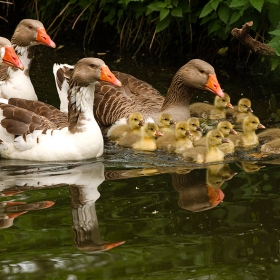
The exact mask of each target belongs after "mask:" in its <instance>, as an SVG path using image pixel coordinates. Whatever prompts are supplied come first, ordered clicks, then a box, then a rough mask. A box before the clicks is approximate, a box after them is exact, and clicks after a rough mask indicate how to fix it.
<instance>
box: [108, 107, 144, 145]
mask: <svg viewBox="0 0 280 280" xmlns="http://www.w3.org/2000/svg"><path fill="white" fill-rule="evenodd" d="M143 125H144V120H143V115H142V114H141V113H139V112H133V113H131V114H130V115H129V116H128V119H126V118H122V119H120V120H119V121H117V122H116V123H115V124H113V125H112V126H111V127H110V129H109V130H108V133H107V136H108V138H109V139H110V140H112V141H117V140H119V139H120V138H121V137H123V136H124V135H126V134H127V133H129V134H132V135H140V128H141V127H142V126H143Z"/></svg>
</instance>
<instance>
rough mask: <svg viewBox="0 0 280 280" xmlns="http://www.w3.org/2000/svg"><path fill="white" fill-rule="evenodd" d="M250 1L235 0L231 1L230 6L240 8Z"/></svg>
mask: <svg viewBox="0 0 280 280" xmlns="http://www.w3.org/2000/svg"><path fill="white" fill-rule="evenodd" d="M261 1H262V0H261ZM248 3H249V0H233V1H232V2H231V3H230V5H229V7H230V8H238V7H242V6H244V5H247V4H248Z"/></svg>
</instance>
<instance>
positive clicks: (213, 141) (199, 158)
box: [180, 129, 228, 164]
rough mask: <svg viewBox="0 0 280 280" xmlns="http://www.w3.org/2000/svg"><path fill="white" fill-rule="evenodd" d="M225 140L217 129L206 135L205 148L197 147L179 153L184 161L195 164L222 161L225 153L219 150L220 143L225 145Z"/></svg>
mask: <svg viewBox="0 0 280 280" xmlns="http://www.w3.org/2000/svg"><path fill="white" fill-rule="evenodd" d="M227 142H228V140H227V138H225V137H224V135H223V134H222V132H220V131H219V130H218V129H212V130H210V131H208V133H207V134H206V143H207V146H206V147H203V146H198V147H194V148H192V149H184V150H181V151H180V153H181V155H182V156H183V158H185V159H186V160H191V161H194V162H196V163H199V164H200V163H209V162H218V161H223V160H224V157H225V153H224V152H223V151H221V150H220V149H219V146H220V145H221V144H222V143H227Z"/></svg>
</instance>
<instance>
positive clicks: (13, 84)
mask: <svg viewBox="0 0 280 280" xmlns="http://www.w3.org/2000/svg"><path fill="white" fill-rule="evenodd" d="M11 43H12V46H13V47H14V49H15V51H16V53H17V55H18V57H19V58H20V60H21V62H22V63H23V65H24V69H25V70H24V71H21V70H19V69H16V68H11V67H7V66H4V65H2V66H0V81H1V84H0V97H2V98H7V99H8V98H12V97H18V98H25V99H30V100H37V95H36V93H35V90H34V87H33V85H32V83H31V81H30V77H29V70H30V66H31V61H32V59H33V55H34V51H35V48H34V47H35V46H36V45H45V46H48V47H51V48H55V43H54V42H53V41H52V40H51V39H50V37H49V35H48V34H47V33H46V30H45V28H44V26H43V24H42V23H41V22H40V21H38V20H34V19H24V20H22V21H21V22H20V23H19V24H18V26H17V27H16V29H15V32H14V34H13V36H12V39H11ZM66 94H67V93H66Z"/></svg>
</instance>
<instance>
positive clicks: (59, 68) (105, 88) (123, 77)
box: [53, 59, 224, 132]
mask: <svg viewBox="0 0 280 280" xmlns="http://www.w3.org/2000/svg"><path fill="white" fill-rule="evenodd" d="M70 68H71V67H68V66H67V65H65V64H64V65H63V64H61V65H58V64H55V65H54V70H53V72H54V75H55V81H56V85H57V89H58V92H59V96H60V99H61V107H60V108H61V110H62V111H65V110H67V107H66V102H65V92H66V90H65V89H66V88H67V76H68V75H69V74H68V73H69V71H71V69H70ZM114 74H115V75H116V77H117V78H118V79H119V80H120V81H121V82H122V84H123V87H121V88H117V87H114V86H112V85H109V84H108V83H102V84H100V85H99V86H98V85H97V86H96V92H95V100H94V114H95V118H96V120H97V122H98V124H99V125H100V127H101V129H102V130H103V132H106V130H107V129H108V128H109V127H110V126H111V125H112V124H114V123H115V122H116V121H117V120H119V119H121V118H123V117H128V115H129V114H130V113H132V112H141V113H142V114H143V115H144V119H146V118H148V117H151V118H153V119H154V121H155V122H157V121H158V118H159V115H160V114H162V113H168V114H171V115H172V117H173V120H174V121H175V122H177V121H181V120H187V119H188V118H189V117H190V112H189V101H190V98H191V96H192V93H193V92H194V91H195V90H196V89H199V90H205V91H209V92H211V93H214V94H216V95H218V96H220V97H223V96H224V93H223V91H222V89H221V87H220V85H219V83H218V80H217V77H216V74H215V70H214V68H213V67H212V66H211V65H210V64H208V63H207V62H205V61H203V60H200V59H193V60H190V61H189V62H188V63H187V64H185V65H184V66H182V67H181V68H180V69H179V70H178V71H177V73H176V74H175V76H174V77H173V79H172V82H171V85H170V87H169V90H168V92H167V95H166V97H165V98H164V97H163V96H162V95H161V94H160V93H159V92H158V91H157V90H156V89H154V88H153V87H152V86H151V85H149V84H148V83H146V82H143V81H141V80H138V79H137V78H135V77H133V76H131V75H128V74H125V73H120V72H114ZM65 76H66V79H65ZM63 100H64V101H63Z"/></svg>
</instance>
